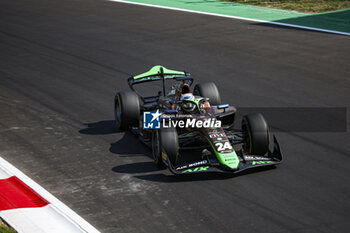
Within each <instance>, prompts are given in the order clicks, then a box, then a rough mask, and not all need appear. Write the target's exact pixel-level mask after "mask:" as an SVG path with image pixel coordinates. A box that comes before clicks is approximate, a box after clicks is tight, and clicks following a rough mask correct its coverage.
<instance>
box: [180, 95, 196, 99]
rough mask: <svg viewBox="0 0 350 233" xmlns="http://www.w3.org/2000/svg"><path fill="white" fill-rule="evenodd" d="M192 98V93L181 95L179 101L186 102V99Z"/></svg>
mask: <svg viewBox="0 0 350 233" xmlns="http://www.w3.org/2000/svg"><path fill="white" fill-rule="evenodd" d="M193 98H194V96H193V94H192V93H186V94H182V95H181V97H180V100H188V99H193Z"/></svg>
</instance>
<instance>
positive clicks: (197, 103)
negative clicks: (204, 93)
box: [186, 97, 204, 110]
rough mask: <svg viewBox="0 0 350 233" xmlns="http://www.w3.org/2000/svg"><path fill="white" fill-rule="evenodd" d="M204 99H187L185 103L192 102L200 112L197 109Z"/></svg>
mask: <svg viewBox="0 0 350 233" xmlns="http://www.w3.org/2000/svg"><path fill="white" fill-rule="evenodd" d="M202 99H204V98H202V97H199V98H194V99H187V100H186V101H190V102H193V103H195V104H196V106H197V108H198V109H199V110H200V109H201V108H200V107H199V102H200V101H201V100H202Z"/></svg>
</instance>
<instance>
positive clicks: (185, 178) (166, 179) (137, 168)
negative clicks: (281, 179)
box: [112, 162, 276, 183]
mask: <svg viewBox="0 0 350 233" xmlns="http://www.w3.org/2000/svg"><path fill="white" fill-rule="evenodd" d="M275 168H276V167H275V166H268V167H257V168H254V169H250V170H246V171H242V172H240V173H237V174H230V173H197V174H186V175H173V174H171V173H170V172H169V171H168V170H164V169H163V170H161V169H159V168H158V167H156V166H155V164H154V163H153V162H140V163H131V164H124V165H120V166H116V167H114V168H113V169H112V171H114V172H117V173H128V174H134V177H135V178H138V179H141V180H146V181H152V182H161V183H179V182H190V181H205V180H226V179H232V178H235V177H239V176H242V175H249V174H253V173H260V172H265V171H269V170H272V169H275ZM156 171H162V173H154V172H156ZM149 172H153V173H152V174H145V175H143V174H142V173H149ZM137 174H140V175H137Z"/></svg>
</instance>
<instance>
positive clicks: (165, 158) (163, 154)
mask: <svg viewBox="0 0 350 233" xmlns="http://www.w3.org/2000/svg"><path fill="white" fill-rule="evenodd" d="M162 158H163V160H165V161H166V160H167V156H166V154H165V153H164V152H162Z"/></svg>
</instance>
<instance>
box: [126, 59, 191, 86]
mask: <svg viewBox="0 0 350 233" xmlns="http://www.w3.org/2000/svg"><path fill="white" fill-rule="evenodd" d="M165 79H176V80H190V83H191V84H192V82H193V78H191V77H190V73H188V72H186V71H177V70H170V69H167V68H165V67H164V66H160V65H157V66H154V67H152V68H151V69H150V70H149V71H147V72H145V73H142V74H139V75H136V76H131V77H130V78H128V84H129V87H130V88H131V89H132V90H133V91H135V90H134V88H133V85H135V84H139V83H145V82H150V81H157V80H163V83H164V81H165ZM163 86H164V85H163ZM163 89H164V88H163ZM163 93H164V90H163Z"/></svg>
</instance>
